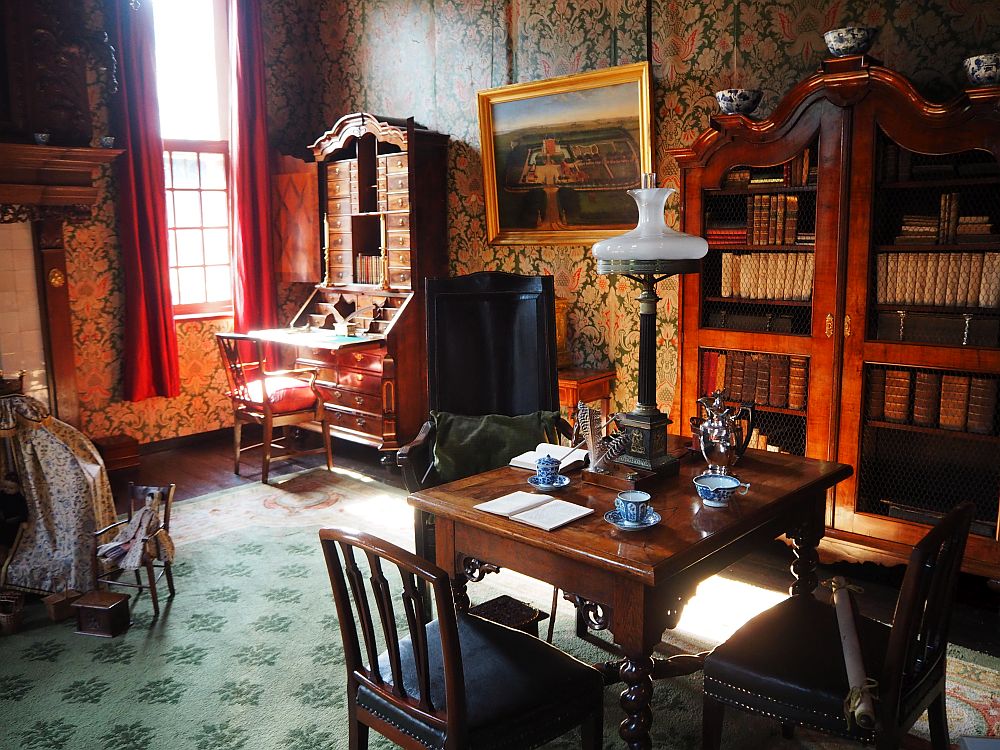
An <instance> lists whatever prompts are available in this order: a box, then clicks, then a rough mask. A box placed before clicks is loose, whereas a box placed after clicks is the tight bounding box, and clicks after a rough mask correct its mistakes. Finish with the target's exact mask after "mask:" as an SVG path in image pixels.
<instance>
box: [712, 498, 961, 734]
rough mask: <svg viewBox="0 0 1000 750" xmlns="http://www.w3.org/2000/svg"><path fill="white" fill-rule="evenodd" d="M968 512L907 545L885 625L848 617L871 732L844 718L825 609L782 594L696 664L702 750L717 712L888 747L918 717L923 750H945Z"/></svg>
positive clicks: (838, 650) (835, 637) (717, 727)
mask: <svg viewBox="0 0 1000 750" xmlns="http://www.w3.org/2000/svg"><path fill="white" fill-rule="evenodd" d="M972 513H973V506H972V505H971V504H970V503H964V504H962V505H960V506H958V507H957V508H955V509H954V510H952V511H951V512H950V513H949V514H948V515H947V516H945V517H944V519H942V520H941V521H940V522H939V523H938V524H937V525H936V526H935V527H934V528H933V529H931V530H930V531H929V532H928V533H927V535H926V536H925V537H924V538H923V539H922V540H921V541H920V542H918V543H917V545H916V547H914V548H913V553H912V554H911V555H910V561H909V564H908V565H907V567H906V575H905V577H904V578H903V586H902V589H901V591H900V593H899V599H898V601H897V603H896V612H895V614H894V616H893V619H892V627H891V628H890V627H889V626H887V625H883V624H882V623H880V622H876V621H875V620H870V619H868V618H866V617H860V616H859V617H858V618H857V620H858V636H859V639H860V642H861V650H862V653H863V658H864V665H865V671H866V672H867V674H868V676H869V677H870V678H873V679H875V680H876V681H877V682H878V687H877V688H876V689H875V697H876V699H877V700H876V703H875V727H874V728H873V729H865V728H863V727H859V726H858V725H857V724H855V723H854V722H851V723H848V721H847V720H846V719H845V717H844V700H845V698H846V697H847V695H848V691H849V684H848V681H847V672H846V668H845V667H844V656H843V650H842V647H841V642H840V629H839V626H838V624H837V615H836V613H835V611H834V608H833V607H832V606H830V605H828V604H825V603H823V602H820V601H819V600H818V599H815V598H813V597H812V596H792V597H790V598H789V599H786V600H785V601H783V602H782V603H781V604H778V605H776V606H774V607H772V608H771V609H769V610H767V611H766V612H763V613H761V614H759V615H757V617H755V618H753V619H752V620H750V621H749V622H748V623H746V624H745V625H744V626H743V627H741V628H740V629H739V630H737V631H736V633H734V634H733V635H732V637H730V638H729V640H727V641H726V642H725V643H723V644H722V645H720V646H718V647H717V648H716V649H715V650H714V651H713V652H712V653H711V654H709V656H708V657H707V658H706V659H705V667H704V673H705V699H704V714H703V717H702V721H703V724H702V748H703V749H704V750H718V748H719V746H720V743H721V741H722V720H723V716H724V712H725V707H726V706H727V705H729V706H733V707H736V708H739V709H741V710H743V711H749V712H751V713H756V714H762V715H764V716H769V717H771V718H774V719H777V720H778V721H780V722H781V723H782V730H783V733H784V734H785V736H786V737H787V736H790V735H791V733H792V731H793V729H794V727H795V726H796V725H800V726H806V727H809V728H812V729H818V730H820V731H822V732H826V733H828V734H834V735H839V736H842V737H848V738H850V739H854V740H857V741H859V742H862V743H864V744H866V745H868V744H874V745H875V747H876V748H878V750H889V748H898V747H899V746H900V743H901V742H902V739H903V737H904V735H906V733H907V732H908V731H909V730H910V727H912V726H913V723H914V722H915V721H916V720H917V719H918V718H920V715H921V714H922V713H923V712H924V711H925V710H928V723H929V724H930V733H931V746H932V747H933V748H934V750H947V748H948V747H949V742H948V717H947V714H946V713H945V695H944V686H945V651H946V649H947V646H948V625H949V621H950V616H951V608H952V599H953V596H954V593H955V585H956V583H957V580H958V572H959V569H960V568H961V565H962V553H963V551H964V549H965V542H966V538H967V537H968V535H969V525H970V523H971V521H972Z"/></svg>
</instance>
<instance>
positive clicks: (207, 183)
mask: <svg viewBox="0 0 1000 750" xmlns="http://www.w3.org/2000/svg"><path fill="white" fill-rule="evenodd" d="M201 186H202V187H203V188H204V189H205V190H225V189H226V156H225V154H210V153H203V154H202V155H201Z"/></svg>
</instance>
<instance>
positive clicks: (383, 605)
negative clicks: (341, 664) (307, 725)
mask: <svg viewBox="0 0 1000 750" xmlns="http://www.w3.org/2000/svg"><path fill="white" fill-rule="evenodd" d="M319 536H320V540H321V542H322V545H323V552H324V554H325V555H326V564H327V569H328V571H329V574H330V583H331V585H332V586H333V598H334V600H335V602H336V605H337V619H338V620H339V621H340V633H341V636H342V637H343V641H344V657H345V658H344V660H345V663H346V665H347V706H348V721H349V724H350V748H351V750H363V749H364V748H367V747H368V730H369V728H372V729H374V730H375V731H376V732H378V733H379V734H381V735H383V736H385V737H387V738H389V739H390V740H392V741H393V742H395V743H397V744H398V745H401V746H402V747H404V748H429V747H435V748H443V749H444V750H458V748H462V749H463V750H465V749H468V748H485V747H488V748H501V747H502V748H532V747H538V746H540V745H542V744H544V743H546V742H549V741H550V740H553V739H555V738H556V737H559V736H560V735H562V734H564V733H566V732H567V731H569V730H570V729H572V728H574V727H576V726H581V729H582V733H583V748H584V750H597V749H598V748H600V747H601V745H602V734H603V694H604V682H603V680H602V678H601V675H600V673H599V672H598V671H597V670H595V669H594V668H593V667H590V666H588V665H586V664H583V663H582V662H579V661H577V660H576V659H574V658H573V657H571V656H569V655H568V654H565V653H563V652H562V651H560V650H559V649H557V648H555V647H553V646H550V645H549V644H547V643H545V642H543V641H540V640H539V639H537V638H535V637H533V636H530V635H527V634H525V633H522V632H521V631H518V630H513V629H511V628H507V627H504V626H503V625H497V624H496V623H493V622H490V621H488V620H484V619H481V618H478V617H475V616H473V615H469V614H466V613H457V614H456V612H455V603H454V599H453V597H452V590H451V585H450V582H449V580H448V575H447V573H445V572H444V571H443V570H441V569H440V568H439V567H437V566H436V565H434V564H432V563H429V562H427V561H426V560H423V559H421V558H419V557H417V556H416V555H414V554H412V553H410V552H407V551H406V550H403V549H400V548H399V547H397V546H395V545H393V544H389V543H388V542H385V541H383V540H381V539H378V538H377V537H374V536H371V535H370V534H364V533H361V532H356V531H349V530H346V529H323V530H321V531H320V532H319ZM338 548H339V551H338ZM358 553H360V556H362V557H364V558H365V559H366V561H367V567H368V570H367V571H362V569H361V568H360V567H359V565H358V560H357V559H356V558H357V556H358ZM383 561H385V562H388V563H390V564H392V565H394V566H395V567H396V569H397V570H398V573H399V579H396V577H395V576H393V578H394V579H396V580H400V581H401V583H402V609H403V611H404V615H403V616H404V618H405V625H406V628H407V631H408V632H407V633H406V634H405V635H404V636H403V637H400V633H399V632H397V630H398V629H399V628H400V626H401V625H402V622H401V621H400V620H397V613H396V607H395V605H394V601H393V599H394V597H393V594H392V590H391V589H390V583H389V581H388V580H387V578H386V575H385V572H384V571H383V566H382V563H383ZM366 579H369V580H370V583H371V595H369V594H367V593H366V591H365V580H366ZM418 581H423V582H424V583H425V585H426V589H424V588H423V587H421V586H418V585H417V582H418ZM425 590H429V591H430V597H431V599H432V601H433V604H434V608H435V609H436V611H437V616H438V619H437V620H433V621H430V622H429V621H428V618H427V616H426V615H425V612H426V611H427V609H428V607H426V606H425V602H424V599H425V595H424V593H423V592H424V591H425ZM352 598H353V607H352ZM370 598H371V599H373V600H374V602H375V607H376V609H377V610H378V611H377V613H373V612H372V607H371V605H370V603H369V600H370ZM397 623H398V624H397ZM359 630H360V631H361V635H362V637H363V639H364V647H363V648H362V645H361V643H360V641H359V639H358V631H359ZM377 630H381V632H380V633H377V632H376V631H377ZM382 642H384V643H385V644H386V651H384V652H383V653H381V654H379V653H378V648H379V645H378V644H379V643H382Z"/></svg>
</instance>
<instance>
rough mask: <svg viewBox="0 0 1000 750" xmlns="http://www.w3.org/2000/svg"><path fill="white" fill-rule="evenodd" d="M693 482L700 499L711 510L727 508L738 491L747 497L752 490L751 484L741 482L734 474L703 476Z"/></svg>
mask: <svg viewBox="0 0 1000 750" xmlns="http://www.w3.org/2000/svg"><path fill="white" fill-rule="evenodd" d="M691 481H692V482H694V486H695V488H696V489H697V490H698V497H700V498H701V501H702V503H704V504H705V505H707V506H708V507H709V508H725V507H726V506H727V505H729V498H730V497H731V496H732V494H733V493H734V492H736V491H737V490H738V491H739V493H740V494H741V495H745V494H747V492H748V491H749V490H750V484H749V483H747V482H741V481H740V480H739V479H737V478H736V477H734V476H733V475H732V474H702V475H700V476H697V477H695V478H694V479H692V480H691Z"/></svg>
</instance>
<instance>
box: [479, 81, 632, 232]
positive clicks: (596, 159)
mask: <svg viewBox="0 0 1000 750" xmlns="http://www.w3.org/2000/svg"><path fill="white" fill-rule="evenodd" d="M649 111H650V110H649V72H648V66H647V65H646V63H639V64H636V65H624V66H619V67H616V68H608V69H605V70H599V71H594V72H592V73H582V74H579V75H574V76H563V77H561V78H554V79H550V80H547V81H535V82H532V83H524V84H516V85H514V86H505V87H503V88H498V89H490V90H488V91H481V92H479V116H480V131H481V137H482V146H483V172H484V185H485V190H486V213H487V224H488V229H489V241H490V242H492V243H495V244H520V243H535V244H579V243H585V242H593V241H596V240H598V239H601V238H602V237H608V236H611V235H614V234H617V233H620V232H622V231H624V230H627V229H631V228H633V227H635V225H636V221H637V219H638V214H637V211H636V207H635V202H634V201H633V200H632V198H631V197H630V196H629V195H628V194H627V192H626V191H628V190H631V189H633V188H638V187H639V185H640V181H641V175H642V173H643V172H647V171H650V163H651V158H652V157H651V148H650V135H649V134H650V122H649V119H650V118H649Z"/></svg>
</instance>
